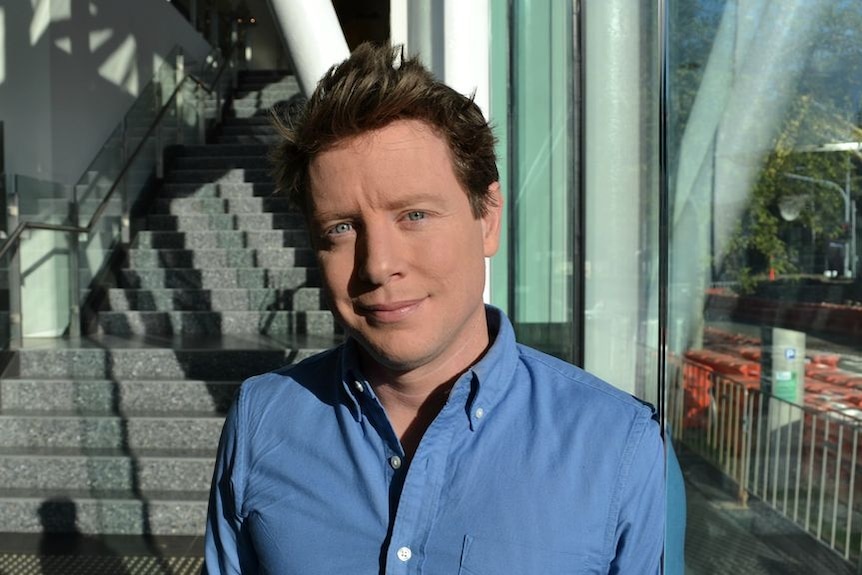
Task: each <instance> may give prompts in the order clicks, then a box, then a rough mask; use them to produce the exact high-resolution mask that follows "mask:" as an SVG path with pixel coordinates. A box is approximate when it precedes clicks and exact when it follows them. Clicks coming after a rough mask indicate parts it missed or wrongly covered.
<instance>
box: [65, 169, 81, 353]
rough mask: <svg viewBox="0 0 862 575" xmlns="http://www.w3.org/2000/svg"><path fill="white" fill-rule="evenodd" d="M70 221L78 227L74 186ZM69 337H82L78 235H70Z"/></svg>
mask: <svg viewBox="0 0 862 575" xmlns="http://www.w3.org/2000/svg"><path fill="white" fill-rule="evenodd" d="M69 211H70V214H69V216H70V217H69V220H70V221H72V222H73V223H74V225H76V226H77V225H78V224H77V222H78V191H77V188H76V186H72V203H71V205H70V206H69ZM68 237H69V337H70V338H72V339H78V338H80V337H81V292H80V287H79V285H80V283H81V280H80V266H79V261H80V260H79V254H78V234H77V233H76V232H71V233H69V236H68Z"/></svg>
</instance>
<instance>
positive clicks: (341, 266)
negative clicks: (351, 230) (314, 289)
mask: <svg viewBox="0 0 862 575" xmlns="http://www.w3.org/2000/svg"><path fill="white" fill-rule="evenodd" d="M317 263H318V267H319V268H320V274H321V280H322V281H323V289H324V291H325V292H327V294H328V295H329V297H330V298H332V297H335V298H336V299H337V298H338V297H339V296H341V295H344V294H346V292H347V285H348V283H349V282H350V276H351V274H352V273H353V260H352V258H348V257H346V256H344V255H343V254H332V253H324V254H318V257H317Z"/></svg>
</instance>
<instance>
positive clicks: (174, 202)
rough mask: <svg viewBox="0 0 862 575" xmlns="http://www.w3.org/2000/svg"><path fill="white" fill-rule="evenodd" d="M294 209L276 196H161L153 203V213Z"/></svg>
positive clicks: (227, 212) (236, 212)
mask: <svg viewBox="0 0 862 575" xmlns="http://www.w3.org/2000/svg"><path fill="white" fill-rule="evenodd" d="M291 211H293V210H292V208H291V205H290V202H289V201H288V200H287V198H284V197H275V198H262V197H257V198H254V197H252V198H195V197H192V198H160V199H158V200H156V201H155V203H154V205H153V210H152V212H151V213H152V214H170V215H174V216H179V215H186V214H189V215H195V214H197V215H200V214H259V213H261V212H281V213H287V212H291Z"/></svg>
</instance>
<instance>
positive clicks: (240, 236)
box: [132, 230, 309, 250]
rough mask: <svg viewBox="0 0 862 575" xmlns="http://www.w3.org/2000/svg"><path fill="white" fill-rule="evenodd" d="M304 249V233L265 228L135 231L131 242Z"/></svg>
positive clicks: (142, 245) (137, 245)
mask: <svg viewBox="0 0 862 575" xmlns="http://www.w3.org/2000/svg"><path fill="white" fill-rule="evenodd" d="M279 246H284V247H296V248H304V247H308V246H309V239H308V234H307V233H306V232H305V231H296V230H265V231H259V232H252V231H248V232H243V231H227V232H218V231H216V232H212V231H207V232H167V231H163V232H152V231H142V232H138V234H137V235H136V236H135V239H134V240H133V241H132V247H134V248H157V249H192V250H196V249H213V248H225V249H236V248H255V249H257V248H275V247H279Z"/></svg>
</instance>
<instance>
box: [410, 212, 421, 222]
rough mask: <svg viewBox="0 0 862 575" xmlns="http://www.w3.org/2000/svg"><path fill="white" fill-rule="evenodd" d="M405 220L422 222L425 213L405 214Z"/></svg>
mask: <svg viewBox="0 0 862 575" xmlns="http://www.w3.org/2000/svg"><path fill="white" fill-rule="evenodd" d="M407 219H408V220H410V221H411V222H418V221H419V220H424V219H425V212H409V213H408V214H407Z"/></svg>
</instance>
